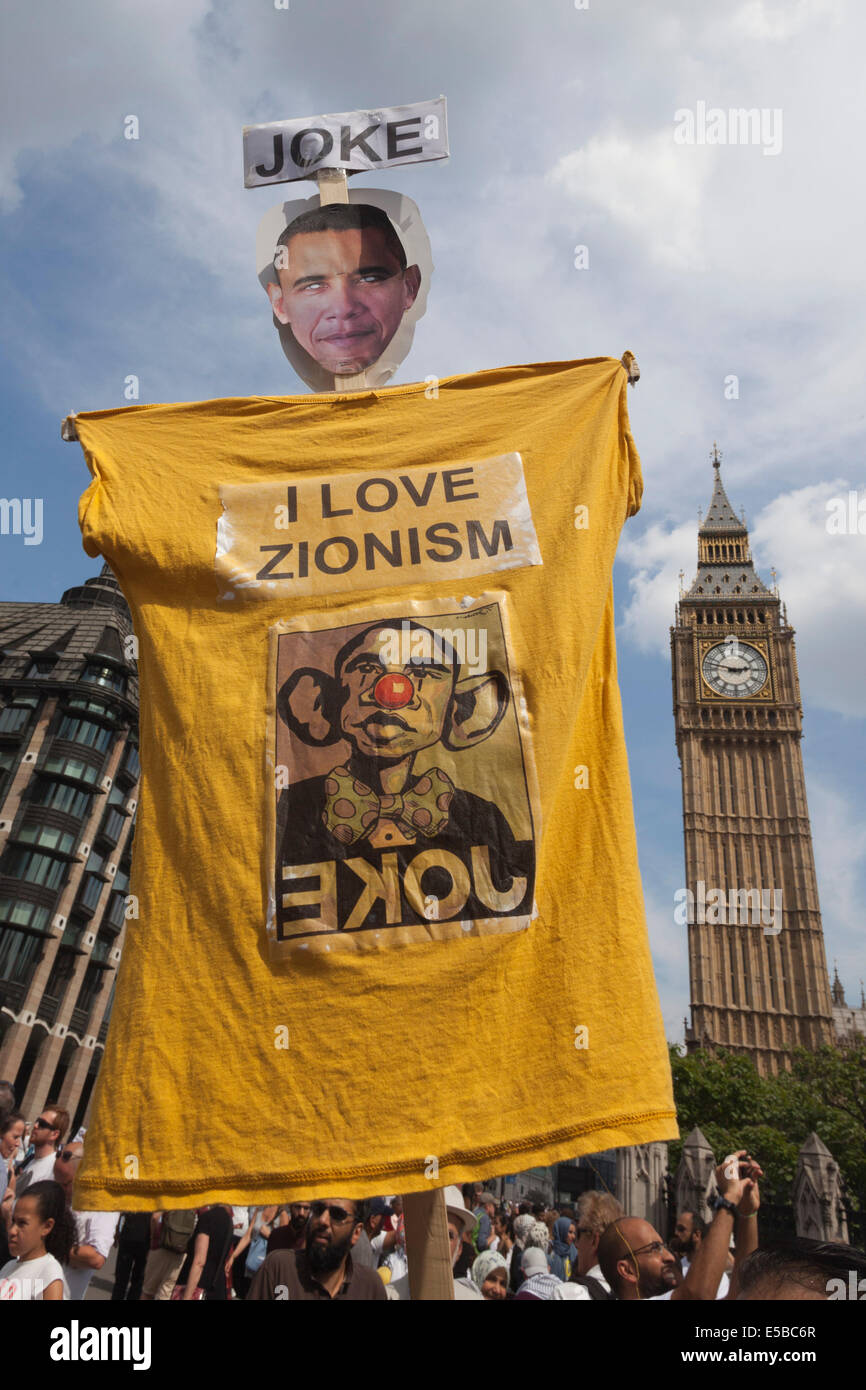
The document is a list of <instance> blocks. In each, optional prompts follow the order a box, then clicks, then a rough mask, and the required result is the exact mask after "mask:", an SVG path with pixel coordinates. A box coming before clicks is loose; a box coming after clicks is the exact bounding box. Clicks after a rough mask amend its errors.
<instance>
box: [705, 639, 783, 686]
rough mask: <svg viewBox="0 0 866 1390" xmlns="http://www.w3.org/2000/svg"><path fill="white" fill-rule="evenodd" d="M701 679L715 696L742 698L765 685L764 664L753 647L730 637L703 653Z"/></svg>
mask: <svg viewBox="0 0 866 1390" xmlns="http://www.w3.org/2000/svg"><path fill="white" fill-rule="evenodd" d="M701 670H702V671H703V673H704V680H705V681H706V682H707V685H708V686H710V688H711V689H712V690H715V692H716V694H717V695H726V696H728V697H729V698H731V699H744V698H748V697H749V696H750V695H757V693H758V691H759V690H762V689H763V688H764V686H765V685H766V684H767V675H768V671H767V662H766V660H765V659H764V657H763V655H762V654H761V652H759V651H758V649H757V647H752V646H750V645H749V643H748V642H738V641H737V640H736V639H734V638H731V639H729V640H728V641H727V642H719V643H718V644H717V645H716V646H715V647H710V649H709V651H708V652H705V653H704V659H703V661H702V662H701Z"/></svg>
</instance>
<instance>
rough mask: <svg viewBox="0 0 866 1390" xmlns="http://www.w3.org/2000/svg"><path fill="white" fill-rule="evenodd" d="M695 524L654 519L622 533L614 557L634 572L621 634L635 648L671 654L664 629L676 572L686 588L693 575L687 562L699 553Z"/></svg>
mask: <svg viewBox="0 0 866 1390" xmlns="http://www.w3.org/2000/svg"><path fill="white" fill-rule="evenodd" d="M697 528H698V523H697V519H695V520H694V521H692V522H683V523H682V524H681V525H680V526H676V527H674V528H673V529H671V530H668V529H667V528H666V526H665V524H664V523H655V524H653V525H652V526H648V527H647V529H646V530H645V531H644V532H643V533H642V534H641V535H639V536H637V537H632V536H631V535H630V533H629V531H628V530H625V531H624V532H623V536H622V539H621V541H620V545H619V550H618V552H617V559H618V560H620V561H622V562H623V563H624V564H625V565H627V566H628V567H629V568H630V569H631V571H632V573H631V574H630V575H629V579H628V589H629V599H628V602H627V604H626V607H625V612H624V617H623V622H622V632H623V635H624V636H625V638H626V640H627V641H630V642H632V643H634V645H635V646H636V647H637V649H638V651H642V652H654V653H656V654H658V655H660V656H664V657H667V656H668V655H669V653H670V635H669V632H668V629H669V628H670V627H671V626H672V625H673V621H674V606H675V604H676V601H677V594H678V592H679V572H680V570H684V571H685V574H686V581H685V582H686V587H688V585H689V584H690V583H691V579H692V576H691V574H690V573H689V565H690V564H693V563H694V558H695V556H696V555H697Z"/></svg>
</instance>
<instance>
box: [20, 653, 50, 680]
mask: <svg viewBox="0 0 866 1390" xmlns="http://www.w3.org/2000/svg"><path fill="white" fill-rule="evenodd" d="M54 666H55V659H54V657H53V656H48V657H40V658H39V659H38V660H36V661H33V662H31V664H30V666H29V667H28V668H27V670H26V671H25V672H24V679H25V680H26V681H34V680H39V678H40V676H47V675H50V673H51V672H52V671H53V670H54Z"/></svg>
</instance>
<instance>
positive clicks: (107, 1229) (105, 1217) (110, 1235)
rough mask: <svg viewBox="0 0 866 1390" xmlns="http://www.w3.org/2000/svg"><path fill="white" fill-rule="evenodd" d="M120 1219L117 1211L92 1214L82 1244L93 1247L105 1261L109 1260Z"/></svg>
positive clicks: (89, 1216) (88, 1219)
mask: <svg viewBox="0 0 866 1390" xmlns="http://www.w3.org/2000/svg"><path fill="white" fill-rule="evenodd" d="M119 1219H120V1213H119V1212H116V1211H94V1212H90V1214H89V1215H88V1218H87V1224H86V1226H85V1229H84V1236H83V1238H82V1240H81V1244H82V1245H92V1246H93V1248H94V1250H98V1251H99V1253H100V1255H101V1256H102V1257H103V1259H106V1260H107V1259H108V1256H109V1254H110V1253H111V1247H112V1245H113V1243H114V1232H115V1231H116V1230H117V1223H118V1221H119Z"/></svg>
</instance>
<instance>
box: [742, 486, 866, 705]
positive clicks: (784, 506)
mask: <svg viewBox="0 0 866 1390" xmlns="http://www.w3.org/2000/svg"><path fill="white" fill-rule="evenodd" d="M852 487H853V485H852V484H849V483H848V482H847V481H845V480H842V479H835V480H831V481H830V482H826V483H815V484H814V485H812V486H810V487H802V488H798V489H796V490H795V491H793V492H789V493H782V494H781V496H779V497H776V498H775V499H774V500H773V501H772V502H771V503H770V504H769V505H768V506H767V507H765V508H764V510H763V511H762V512H761V513H760V514H759V516H758V518H757V520H756V522H755V525H754V526H753V527H752V533H751V534H752V547H753V550H754V551H756V552H757V554H758V556H759V557H762V558H763V559H764V563H765V565H769V564H774V565H775V567H776V569H777V571H778V584H779V590H780V593H781V595H782V598H783V600H784V601H785V603H786V605H787V609H788V617H789V621H790V622H791V624H792V625H793V627H794V628H795V629H796V633H797V636H796V643H797V664H798V666H799V671H800V684H801V688H802V695H803V703H804V705H806V706H809V705H817V706H820V707H822V708H823V709H828V710H833V711H835V712H836V713H838V714H845V715H855V716H859V717H860V718H863V717H866V644H864V643H863V641H862V639H861V637H860V635H859V634H862V632H863V630H864V628H866V583H864V576H866V536H861V535H843V536H836V535H830V534H829V533H828V531H827V520H828V512H827V503H828V501H830V500H831V499H833V498H836V497H840V496H841V497H847V494H848V491H849V489H850V488H852ZM862 495H864V494H863V492H862V491H861V496H862Z"/></svg>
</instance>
